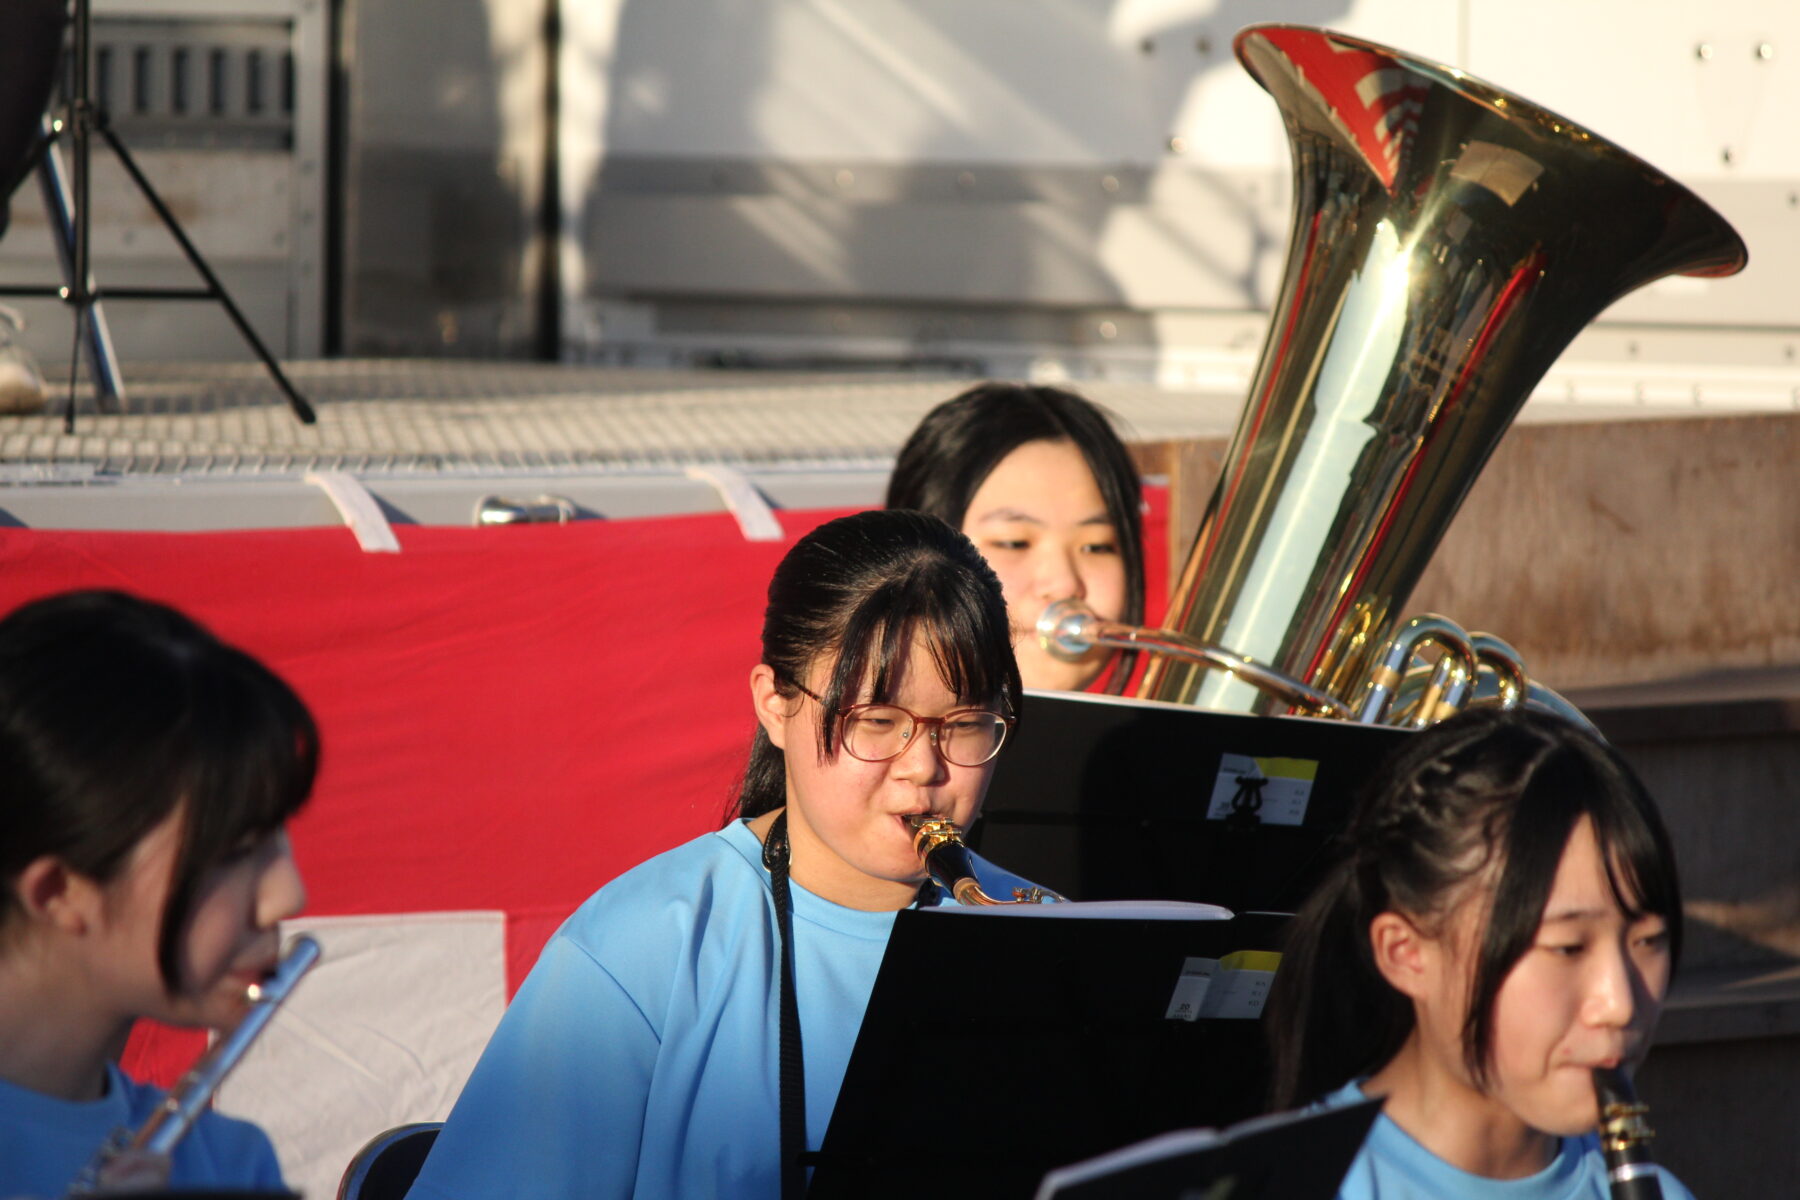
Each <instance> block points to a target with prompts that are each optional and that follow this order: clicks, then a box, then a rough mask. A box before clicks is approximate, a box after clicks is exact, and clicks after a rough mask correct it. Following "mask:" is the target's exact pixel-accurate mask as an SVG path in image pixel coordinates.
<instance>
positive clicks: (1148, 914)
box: [919, 900, 1232, 921]
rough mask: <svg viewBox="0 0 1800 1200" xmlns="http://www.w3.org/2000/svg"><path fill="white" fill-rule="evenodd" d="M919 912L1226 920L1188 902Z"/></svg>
mask: <svg viewBox="0 0 1800 1200" xmlns="http://www.w3.org/2000/svg"><path fill="white" fill-rule="evenodd" d="M919 911H920V912H929V913H962V914H973V915H975V916H995V917H1098V918H1102V919H1106V920H1115V921H1229V920H1231V918H1232V912H1231V910H1230V909H1229V908H1221V907H1219V906H1218V905H1217V904H1195V903H1192V902H1190V901H1187V900H1063V901H1053V902H1051V903H1048V904H939V905H937V906H936V907H933V908H922V909H920V910H919Z"/></svg>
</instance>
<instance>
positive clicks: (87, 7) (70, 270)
mask: <svg viewBox="0 0 1800 1200" xmlns="http://www.w3.org/2000/svg"><path fill="white" fill-rule="evenodd" d="M91 3H92V0H74V10H73V12H74V17H73V25H74V32H73V35H72V41H73V46H72V55H71V57H72V59H73V62H72V63H71V69H70V79H69V89H68V103H67V108H68V116H67V118H66V119H54V120H49V121H47V122H46V131H45V136H44V138H43V139H42V141H41V142H40V143H39V145H38V147H37V149H36V150H35V151H34V152H33V162H34V164H36V165H37V166H39V168H40V169H41V170H43V171H44V173H45V175H44V191H45V197H46V200H48V201H50V202H51V208H52V209H53V210H55V209H58V208H61V207H63V205H62V204H61V203H60V201H59V200H58V199H57V198H58V197H60V196H61V195H62V188H61V186H60V175H61V172H60V171H59V170H53V169H52V168H53V167H54V166H55V164H56V160H55V159H54V157H52V155H53V152H54V147H55V143H56V142H57V141H58V140H59V139H61V138H62V137H63V136H64V135H65V134H66V135H67V136H68V138H69V141H70V146H71V154H70V157H71V158H72V160H73V164H74V169H73V175H74V189H73V195H72V196H71V197H68V200H69V203H68V205H67V208H68V209H69V210H70V211H68V212H66V213H63V212H55V211H53V213H52V218H53V224H54V226H55V228H54V229H53V230H52V234H53V236H54V237H55V238H56V239H57V243H58V253H59V255H60V256H61V258H62V261H63V265H64V274H65V276H66V278H67V280H68V282H67V283H66V284H64V285H63V286H62V287H48V286H17V287H0V296H54V297H57V298H58V299H61V300H62V301H64V302H65V303H67V304H68V305H69V306H70V307H72V308H73V309H74V310H75V345H74V347H72V348H71V350H70V369H69V406H68V409H67V411H66V412H65V413H64V414H63V428H64V429H65V430H66V431H68V432H70V433H73V432H74V431H75V360H76V358H77V356H78V355H79V353H80V347H81V343H82V339H83V337H84V336H89V335H92V336H91V337H90V341H89V347H88V350H89V359H90V364H91V365H92V367H93V370H94V375H95V381H96V384H97V388H96V390H97V392H98V393H99V394H100V396H101V397H102V398H103V399H111V400H116V399H117V398H118V384H117V371H116V367H115V366H114V365H113V364H112V363H111V362H110V361H108V359H109V357H110V355H111V345H110V342H109V339H107V338H106V337H105V336H104V334H103V333H102V332H101V331H100V328H101V327H100V326H99V324H98V321H99V314H98V312H97V311H96V309H97V306H98V305H99V303H100V300H101V298H102V296H103V295H104V296H105V297H107V298H110V299H117V300H217V301H218V302H219V304H220V305H221V306H223V307H224V309H225V314H226V315H227V316H228V317H230V318H231V323H232V324H233V325H235V326H237V330H238V332H239V333H240V334H242V335H243V338H244V340H245V341H246V342H248V343H249V344H250V348H251V349H252V350H254V351H255V352H256V356H257V357H258V358H260V359H261V360H262V364H263V366H264V367H266V368H267V369H268V372H269V375H270V376H271V377H272V378H273V379H274V380H275V383H276V386H278V387H279V388H280V389H281V391H282V394H283V395H285V396H286V397H287V401H288V406H289V407H290V408H292V409H293V410H294V415H295V416H296V417H298V418H299V419H300V420H301V421H302V422H303V423H305V424H307V425H311V424H312V423H313V422H314V421H315V420H316V419H317V418H316V417H315V416H314V414H313V409H312V405H310V404H308V403H307V402H306V399H305V398H304V397H303V396H301V395H300V393H299V392H298V391H296V390H295V388H294V385H293V384H292V383H290V382H289V381H288V377H287V375H286V374H284V373H283V372H282V369H281V364H279V363H277V362H276V361H275V356H274V355H272V354H270V353H269V350H268V347H266V346H265V345H263V342H262V339H261V338H259V337H257V336H256V331H255V330H254V329H252V328H251V327H250V322H249V321H248V320H246V319H245V317H244V314H243V312H242V311H241V310H239V308H238V306H237V304H236V303H235V302H234V301H233V300H232V298H231V293H229V292H227V291H226V290H225V285H224V284H223V283H221V282H220V281H219V277H218V276H217V275H215V274H213V270H212V268H211V267H209V266H208V265H207V263H206V260H205V259H204V258H203V257H201V255H200V251H199V250H198V249H196V248H195V246H194V243H193V242H192V241H190V240H189V239H188V236H187V233H186V232H185V231H184V230H183V229H182V228H181V224H180V222H178V221H177V220H176V219H175V214H174V213H172V212H170V211H169V206H168V205H167V204H165V203H163V199H162V197H161V196H159V195H157V193H156V189H155V188H154V187H152V186H151V185H150V181H149V180H148V179H146V178H145V177H144V173H143V172H142V171H141V170H139V169H138V165H137V162H136V160H134V159H133V158H132V157H131V152H130V151H128V150H127V149H126V148H125V144H124V143H123V142H121V141H120V140H119V136H118V134H116V133H114V132H113V129H112V125H111V123H110V121H109V120H108V118H107V113H106V110H105V109H104V108H102V107H101V106H100V105H98V104H96V103H94V99H93V93H92V75H91V65H92V61H93V58H92V56H93V25H92V13H91ZM96 135H98V136H99V137H100V138H101V139H103V140H104V141H105V142H106V144H107V145H108V146H110V147H111V148H112V152H113V154H114V155H116V156H117V157H118V160H119V163H120V165H122V166H123V167H124V168H125V172H126V174H127V175H129V176H130V177H131V181H132V183H134V184H136V185H137V189H138V191H139V193H140V194H142V195H143V197H144V199H145V200H147V201H148V202H149V204H150V207H151V208H153V209H154V210H156V215H157V216H158V217H159V218H161V220H162V223H163V225H164V226H165V227H166V228H167V229H168V231H169V233H170V235H171V236H173V237H174V239H175V242H176V244H177V245H179V246H180V247H181V252H182V253H183V254H185V255H186V256H187V260H188V262H189V263H190V264H192V266H193V268H194V270H195V272H196V273H197V274H198V275H199V276H200V278H201V279H202V280H204V281H205V283H206V286H205V287H203V288H163V287H121V288H107V289H105V291H104V292H102V290H101V289H100V288H99V287H98V286H96V285H95V283H94V279H93V274H92V272H91V271H90V269H89V254H90V238H89V219H90V209H89V204H88V190H89V183H90V170H89V168H90V166H91V160H92V153H93V139H94V137H95V136H96Z"/></svg>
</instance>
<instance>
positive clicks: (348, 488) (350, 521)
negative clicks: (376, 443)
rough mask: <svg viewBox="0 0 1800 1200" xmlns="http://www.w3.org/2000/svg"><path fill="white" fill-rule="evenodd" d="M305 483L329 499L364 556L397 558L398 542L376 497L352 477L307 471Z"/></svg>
mask: <svg viewBox="0 0 1800 1200" xmlns="http://www.w3.org/2000/svg"><path fill="white" fill-rule="evenodd" d="M306 482H307V483H310V484H311V485H312V486H314V487H316V488H318V489H319V490H320V491H322V492H324V493H325V494H326V495H327V496H329V497H330V498H331V503H332V506H333V507H334V508H336V509H337V510H338V516H340V517H342V518H343V519H344V524H345V525H347V526H349V527H350V532H351V533H353V534H355V535H356V544H357V545H359V546H361V547H362V548H363V552H364V553H366V554H398V553H400V541H399V539H398V538H396V537H395V536H394V527H393V526H392V525H389V524H388V519H387V516H386V514H384V513H383V512H382V511H381V505H380V504H379V503H377V502H376V500H375V497H374V496H372V495H370V494H369V489H368V488H366V487H364V486H363V485H362V484H361V483H360V482H359V481H358V480H357V478H356V477H355V476H354V475H351V474H349V473H347V472H344V471H308V472H307V473H306Z"/></svg>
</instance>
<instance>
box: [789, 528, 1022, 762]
mask: <svg viewBox="0 0 1800 1200" xmlns="http://www.w3.org/2000/svg"><path fill="white" fill-rule="evenodd" d="M956 536H957V538H958V540H959V541H960V540H961V535H956ZM971 553H972V549H971ZM976 561H977V562H979V559H977V560H976ZM982 568H983V570H984V571H985V564H982ZM920 640H922V641H923V642H924V644H925V645H926V647H927V649H928V650H929V653H930V656H931V661H932V665H933V666H934V667H935V668H936V669H937V673H938V677H939V678H940V679H941V680H943V683H944V686H945V687H947V688H949V689H950V691H951V692H952V693H953V694H954V695H955V696H956V698H957V702H958V703H959V704H963V705H967V706H969V707H972V708H988V707H991V706H998V708H999V711H1000V712H1001V714H1002V715H1004V716H1008V717H1012V718H1015V719H1016V718H1017V717H1018V714H1019V702H1020V691H1021V687H1020V683H1019V668H1018V664H1017V663H1016V662H1015V661H1014V659H1013V654H1012V643H1011V634H1010V630H1009V628H1008V625H1007V620H1006V606H1005V602H1004V601H1002V600H1001V599H1000V595H999V589H998V588H997V587H995V586H993V585H992V582H991V580H983V579H982V578H981V577H980V576H979V575H977V574H976V573H975V572H974V571H972V570H971V569H970V568H969V564H966V563H958V562H956V561H954V560H949V559H946V558H944V557H942V556H940V555H937V554H920V555H917V556H916V557H915V558H914V559H913V561H912V562H911V563H909V564H907V565H906V566H905V567H904V568H902V569H901V570H900V571H897V572H895V574H894V575H893V576H892V577H891V578H889V579H886V580H884V581H883V582H882V583H881V584H879V585H878V586H876V587H875V588H873V589H871V590H870V591H869V593H868V594H867V595H866V596H865V597H864V598H863V599H862V601H861V602H860V603H859V604H857V605H856V606H855V608H854V609H852V610H851V612H850V614H849V618H848V620H847V621H846V622H845V625H844V632H843V636H842V639H841V641H840V650H839V653H838V656H837V661H836V663H835V664H834V665H833V667H832V671H831V678H830V680H829V681H828V682H827V684H826V687H825V694H824V695H823V696H822V697H821V698H820V700H821V703H822V705H823V707H824V709H825V712H826V714H827V715H828V717H831V716H835V715H836V714H838V713H841V712H842V711H843V710H844V709H846V708H848V707H849V706H850V705H852V704H855V703H857V702H858V699H859V697H860V696H861V695H863V694H864V692H865V689H866V694H867V695H868V697H869V699H870V700H871V701H873V702H878V703H885V702H887V701H890V700H891V699H892V698H893V691H894V686H895V681H896V676H897V675H898V674H899V672H900V670H901V668H902V667H904V666H905V664H906V661H907V658H908V656H909V655H910V654H911V652H912V647H913V644H914V642H915V641H920ZM837 724H838V723H837V722H836V721H835V720H830V719H827V720H824V721H821V722H820V723H819V741H820V748H821V749H822V750H823V752H824V753H825V754H826V755H827V756H830V755H834V754H835V753H836V747H835V744H834V739H835V736H836V733H837Z"/></svg>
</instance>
